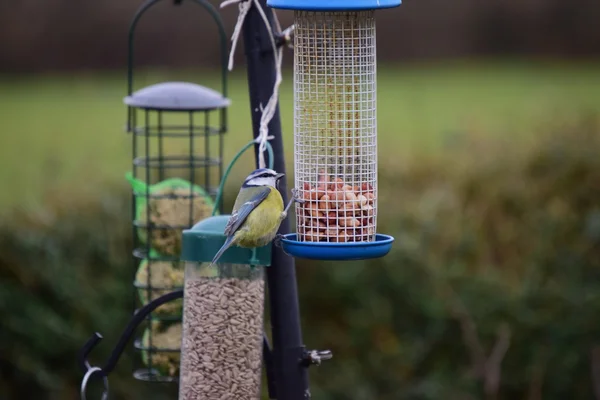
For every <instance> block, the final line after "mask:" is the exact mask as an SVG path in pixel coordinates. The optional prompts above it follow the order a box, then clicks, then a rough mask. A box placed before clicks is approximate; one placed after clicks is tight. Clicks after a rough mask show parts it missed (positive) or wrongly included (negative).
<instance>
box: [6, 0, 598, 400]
mask: <svg viewBox="0 0 600 400" xmlns="http://www.w3.org/2000/svg"><path fill="white" fill-rule="evenodd" d="M213 4H217V3H216V2H214V3H213ZM138 5H139V2H134V1H127V2H116V1H106V2H105V3H102V4H100V3H95V4H92V3H90V4H85V5H84V4H70V3H68V2H66V1H61V0H52V1H49V2H48V4H47V5H46V6H43V7H42V6H41V5H39V4H36V3H35V2H33V1H24V2H21V3H19V4H17V5H15V6H14V7H12V6H11V7H9V6H7V3H0V22H3V23H2V24H0V26H1V28H0V54H2V56H0V60H1V61H0V121H1V123H0V126H1V128H2V129H1V131H0V159H1V160H2V168H1V169H0V181H1V182H2V190H0V317H1V320H2V325H1V329H0V398H1V399H24V398H27V399H29V398H37V399H52V400H54V399H60V400H63V399H64V400H69V399H76V398H78V394H77V393H78V386H79V383H80V381H81V378H82V374H81V372H80V371H79V370H78V369H77V366H76V363H75V361H76V358H75V357H76V352H77V351H78V350H79V348H80V347H81V346H82V345H83V343H84V342H85V341H86V340H87V338H88V337H89V336H90V335H91V334H92V333H93V332H95V331H98V332H101V333H102V334H103V336H104V338H105V339H104V341H103V342H102V343H101V344H100V345H99V347H98V348H97V349H96V351H95V353H94V356H93V359H92V362H94V363H101V362H103V361H104V360H105V359H106V357H107V356H108V351H109V350H110V349H111V348H112V347H113V346H114V344H115V343H116V340H117V339H118V337H119V335H120V333H121V331H122V330H123V329H124V327H125V324H126V323H127V321H128V320H129V318H130V315H131V311H132V310H131V297H132V290H133V288H132V286H131V279H132V274H133V271H132V268H133V267H132V265H131V258H130V254H131V247H132V238H131V225H130V224H131V223H130V209H131V207H130V195H129V187H128V184H127V182H126V181H125V180H124V173H125V172H126V171H128V170H129V169H130V165H131V164H130V163H131V160H130V154H131V147H130V146H131V143H130V142H131V138H130V136H129V135H127V134H126V133H125V132H124V130H123V127H124V124H125V108H124V106H123V103H122V98H123V96H124V95H125V94H126V75H125V70H124V63H125V61H126V57H125V55H126V53H125V51H124V49H125V47H124V46H125V43H126V42H125V37H126V36H125V33H126V29H127V23H128V21H129V19H130V17H131V15H132V12H133V10H134V9H135V8H136V7H137V6H138ZM184 7H185V6H184ZM172 8H173V7H172V6H171V5H170V4H167V5H165V6H164V7H163V11H161V12H162V13H161V12H155V13H153V14H152V15H151V16H150V17H149V18H150V22H148V23H146V24H145V25H142V28H141V32H140V35H139V37H138V40H139V43H140V45H139V46H140V52H139V59H138V61H139V67H140V68H139V70H137V73H136V87H142V86H145V85H147V84H151V83H156V82H160V81H164V80H175V79H177V80H191V81H194V82H198V83H200V84H203V85H206V86H209V87H212V88H215V89H219V75H218V71H217V70H216V66H215V60H216V57H217V56H218V51H217V49H216V48H215V46H214V44H212V45H209V44H208V43H209V41H203V47H205V48H199V49H194V50H193V51H191V50H190V46H189V43H185V40H182V39H185V38H187V37H188V36H189V35H191V34H197V35H202V34H205V33H206V32H205V31H207V29H208V30H210V28H208V27H207V26H208V25H207V24H208V21H207V20H206V18H205V17H204V16H202V15H201V14H200V15H199V16H194V15H191V16H190V15H189V14H190V13H183V14H184V15H183V16H182V18H183V20H184V21H187V22H186V23H178V22H177V21H178V20H177V18H178V16H180V14H181V13H177V12H175V11H173V10H172ZM236 15H237V11H236V10H235V9H233V8H232V9H227V10H225V11H223V16H224V19H225V21H226V26H227V29H228V34H230V33H231V32H232V30H233V23H234V22H235V18H236ZM278 15H279V16H280V18H281V20H282V24H283V25H284V26H287V25H286V23H287V22H289V21H290V16H289V13H288V14H286V13H281V14H279V13H278ZM598 15H600V6H598V4H597V3H595V2H592V1H585V0H578V1H573V2H565V1H553V2H550V1H548V2H542V1H527V2H522V1H506V2H490V3H486V5H482V4H481V3H479V2H476V1H474V0H461V1H456V4H453V5H452V7H450V6H449V5H445V3H444V2H442V1H441V0H440V1H434V0H430V1H426V0H423V1H420V2H413V3H407V4H405V5H403V6H402V7H400V8H399V9H396V10H393V11H390V12H389V13H381V19H382V21H381V23H379V25H378V32H379V33H378V35H379V36H378V50H379V54H380V60H381V61H380V63H379V73H378V80H379V81H378V118H379V119H378V126H379V181H380V183H379V187H380V200H379V201H380V203H379V209H380V211H379V213H380V218H379V220H378V228H379V229H380V230H381V231H382V232H386V233H389V234H391V235H393V236H395V237H396V242H395V244H394V248H393V250H392V252H391V254H389V255H388V256H387V257H385V258H383V259H379V260H373V261H369V262H352V263H343V264H341V263H316V262H306V261H302V260H298V261H297V273H298V280H299V292H300V304H301V312H302V324H303V331H304V337H305V342H306V344H307V345H308V346H309V347H311V348H319V349H321V348H323V349H331V350H332V351H333V353H334V359H333V360H332V361H330V362H327V363H325V364H324V365H322V366H321V367H319V368H313V369H311V372H310V374H311V391H312V394H313V398H315V399H319V400H345V399H354V400H392V399H393V400H396V399H411V400H413V399H414V400H421V399H423V400H425V399H427V400H429V399H431V400H434V399H444V400H454V399H456V400H459V399H460V400H463V399H464V400H469V399H490V400H491V399H528V400H538V399H552V400H554V399H557V400H558V399H561V400H562V399H582V400H584V399H593V398H597V399H600V324H599V323H598V315H600V62H599V61H598V60H597V56H598V55H600V48H599V47H598V43H600V32H599V30H600V28H599V27H598V26H597V23H596V22H594V21H597V19H595V17H594V16H598ZM27 18H29V20H27ZM195 18H196V19H195ZM163 19H164V20H163ZM26 21H29V22H26ZM161 24H162V25H161ZM73 32H75V33H73ZM207 32H208V31H207ZM206 34H208V33H206ZM212 35H213V36H212V37H214V32H213V33H212ZM182 42H184V43H183V44H182ZM153 43H154V44H156V45H153ZM173 43H175V44H176V45H173ZM211 46H212V47H211ZM240 47H241V46H240ZM160 50H162V52H161V51H160ZM284 58H285V60H286V63H285V64H286V69H285V71H284V83H283V86H282V89H281V95H280V106H281V116H282V124H283V134H284V136H285V138H284V140H285V147H286V156H287V161H288V168H289V171H290V172H289V174H288V175H289V176H288V179H290V183H291V182H292V181H291V179H292V176H293V175H292V169H293V165H292V164H293V158H292V156H293V153H292V145H293V143H292V140H293V139H292V133H293V126H292V118H293V109H292V101H293V92H292V84H291V82H292V70H291V69H290V68H289V67H290V62H291V59H292V54H291V52H290V51H286V52H285V55H284ZM229 97H230V98H231V99H232V102H233V103H232V106H231V108H230V113H229V132H228V133H227V135H226V147H225V160H226V162H228V161H229V160H230V159H231V157H232V156H233V155H234V154H235V153H236V152H237V151H238V150H239V149H240V148H241V146H242V145H244V144H245V143H247V141H248V140H249V139H250V138H251V125H250V110H249V104H248V92H247V81H246V75H245V66H244V60H243V54H241V51H240V50H238V52H237V53H236V69H235V71H234V72H233V73H232V74H231V75H230V94H229ZM252 162H253V159H252V155H251V154H250V153H248V154H246V155H245V156H244V157H243V159H242V161H241V162H240V163H239V164H238V165H237V166H236V168H235V169H234V170H233V173H232V176H231V178H230V179H229V181H228V185H227V188H226V192H225V209H226V210H228V209H230V208H231V206H232V203H233V201H234V199H235V195H236V194H237V190H238V186H239V184H240V182H241V180H242V179H243V177H244V176H245V175H246V174H247V171H248V170H249V169H250V168H252ZM132 364H133V358H132V356H131V354H126V355H125V356H124V357H123V358H122V360H121V362H120V364H119V366H118V368H117V370H115V372H113V373H112V374H111V376H110V384H111V395H112V398H113V399H130V400H135V399H153V400H154V399H156V400H159V399H160V400H162V399H165V400H166V399H174V398H176V397H177V389H176V387H174V386H173V385H165V384H152V383H144V382H138V381H136V380H135V379H133V377H132V376H131V371H132ZM92 392H93V391H92ZM96 394H97V391H96Z"/></svg>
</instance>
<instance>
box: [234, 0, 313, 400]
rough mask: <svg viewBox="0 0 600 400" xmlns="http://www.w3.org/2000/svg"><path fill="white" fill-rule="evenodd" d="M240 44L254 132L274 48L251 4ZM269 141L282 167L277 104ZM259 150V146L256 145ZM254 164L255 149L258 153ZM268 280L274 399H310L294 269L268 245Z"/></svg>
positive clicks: (269, 84) (268, 90) (271, 78)
mask: <svg viewBox="0 0 600 400" xmlns="http://www.w3.org/2000/svg"><path fill="white" fill-rule="evenodd" d="M260 4H261V6H262V8H263V11H264V12H265V14H266V15H267V17H268V19H269V22H270V24H271V26H273V13H272V11H271V10H270V9H269V8H268V7H267V5H266V1H265V0H260ZM243 35H244V49H245V53H246V60H247V71H248V86H249V92H250V112H251V114H252V127H253V134H254V137H257V136H258V134H259V124H260V118H261V111H260V109H261V105H262V106H263V107H264V106H266V104H267V102H268V101H269V98H270V97H271V95H272V92H273V85H274V83H275V77H276V69H275V54H273V49H272V47H271V42H270V38H269V32H268V31H267V27H265V24H264V21H263V19H262V17H261V15H260V14H259V12H258V10H257V9H256V6H255V5H254V3H253V5H252V8H251V9H250V11H249V12H248V15H247V17H246V19H245V22H244V27H243ZM269 134H270V135H273V136H274V138H273V139H272V140H271V141H270V143H271V146H272V147H273V152H274V158H275V160H274V169H275V170H276V171H277V172H283V173H285V157H284V150H283V138H282V137H281V121H280V118H279V106H278V107H277V110H276V112H275V115H274V116H273V119H272V120H271V122H270V123H269ZM255 152H257V153H258V147H257V146H255ZM257 164H258V154H257ZM280 190H281V192H282V196H283V199H284V202H285V203H286V204H287V201H288V197H289V196H288V195H289V193H288V190H287V184H286V182H285V180H282V181H281V184H280ZM289 231H290V224H289V222H288V220H287V219H286V220H285V221H283V222H282V224H281V227H280V228H279V233H281V234H286V233H289ZM267 284H268V290H269V301H270V303H269V304H270V309H271V310H270V311H271V324H272V335H273V343H272V345H273V357H274V359H273V361H274V367H275V382H276V384H275V389H276V395H275V397H274V398H276V399H278V400H306V399H310V391H309V388H308V371H307V368H306V366H303V365H302V364H301V360H302V358H303V355H304V345H303V343H302V330H301V327H300V310H299V304H298V292H297V286H296V270H295V263H294V259H293V258H292V257H290V256H288V255H286V254H285V253H284V252H283V251H282V250H281V248H279V247H277V246H273V258H272V264H271V266H270V267H267Z"/></svg>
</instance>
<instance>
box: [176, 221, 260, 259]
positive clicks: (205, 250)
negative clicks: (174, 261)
mask: <svg viewBox="0 0 600 400" xmlns="http://www.w3.org/2000/svg"><path fill="white" fill-rule="evenodd" d="M229 218H231V215H218V216H214V217H209V218H206V219H203V220H202V221H200V222H198V223H197V224H196V225H194V226H193V227H192V228H191V229H186V230H184V231H183V243H182V251H181V260H183V261H190V262H211V261H212V259H213V258H214V256H215V254H217V252H218V251H219V249H220V248H221V246H223V244H224V243H225V240H226V239H227V236H226V235H225V233H224V232H225V226H227V222H228V221H229ZM219 264H247V265H255V266H259V265H260V266H269V265H271V246H270V245H266V246H264V247H259V248H256V249H246V248H242V247H238V246H231V247H230V248H229V249H227V251H225V252H224V253H223V255H222V256H221V258H220V259H219Z"/></svg>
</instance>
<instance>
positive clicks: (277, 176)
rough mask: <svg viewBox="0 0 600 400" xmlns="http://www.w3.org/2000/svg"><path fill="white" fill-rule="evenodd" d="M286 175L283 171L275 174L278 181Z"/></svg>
mask: <svg viewBox="0 0 600 400" xmlns="http://www.w3.org/2000/svg"><path fill="white" fill-rule="evenodd" d="M284 176H285V174H281V173H280V174H277V175H275V180H277V181H278V180H280V179H281V178H283V177H284Z"/></svg>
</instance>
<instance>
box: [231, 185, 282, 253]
mask: <svg viewBox="0 0 600 400" xmlns="http://www.w3.org/2000/svg"><path fill="white" fill-rule="evenodd" d="M269 190H270V193H269V194H268V196H267V198H266V199H264V200H263V201H262V202H261V203H260V204H259V205H258V207H256V208H255V209H254V210H252V212H251V213H250V214H249V215H248V218H246V221H245V222H244V224H243V225H242V226H241V227H240V230H239V231H238V232H237V233H236V236H237V238H236V242H237V243H238V244H239V245H240V246H242V247H262V246H266V245H267V244H269V243H270V242H271V241H272V240H273V239H274V238H275V235H276V234H277V231H278V230H279V225H280V224H281V213H282V212H283V198H282V197H281V194H280V193H279V191H278V190H277V189H275V188H269Z"/></svg>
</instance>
